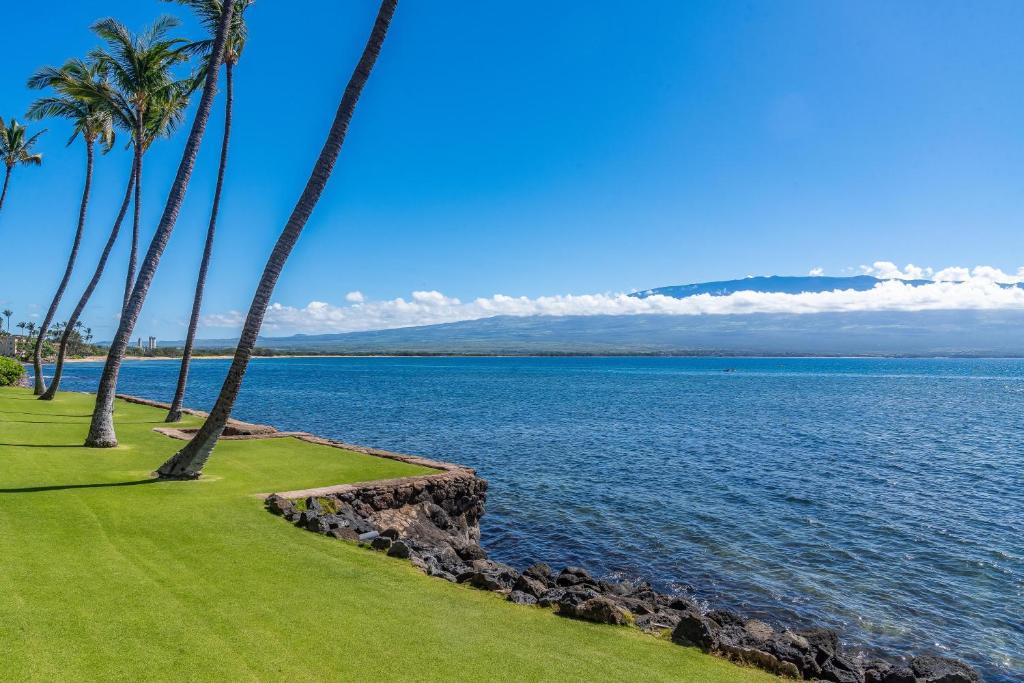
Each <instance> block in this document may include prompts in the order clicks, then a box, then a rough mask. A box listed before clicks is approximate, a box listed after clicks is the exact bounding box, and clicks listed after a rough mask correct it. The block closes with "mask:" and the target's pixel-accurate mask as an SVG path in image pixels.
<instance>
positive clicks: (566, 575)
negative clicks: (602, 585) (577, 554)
mask: <svg viewBox="0 0 1024 683" xmlns="http://www.w3.org/2000/svg"><path fill="white" fill-rule="evenodd" d="M555 583H556V584H557V585H559V586H575V585H577V584H590V585H592V586H595V587H596V586H597V582H596V581H594V578H593V577H592V576H591V575H590V574H589V573H588V572H587V570H586V569H581V568H579V567H566V568H565V569H563V570H562V571H560V572H559V573H558V578H556V579H555Z"/></svg>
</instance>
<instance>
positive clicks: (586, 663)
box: [0, 389, 777, 682]
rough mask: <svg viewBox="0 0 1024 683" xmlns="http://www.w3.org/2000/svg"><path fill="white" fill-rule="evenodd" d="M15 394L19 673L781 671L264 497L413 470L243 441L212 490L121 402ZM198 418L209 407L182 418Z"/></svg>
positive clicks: (683, 675) (686, 677)
mask: <svg viewBox="0 0 1024 683" xmlns="http://www.w3.org/2000/svg"><path fill="white" fill-rule="evenodd" d="M91 408H92V397H91V396H86V395H82V394H62V395H61V396H60V397H59V398H58V399H57V400H56V401H53V402H49V403H48V402H43V401H37V400H35V399H34V398H33V397H32V396H31V395H30V393H29V392H28V391H25V390H20V389H0V657H2V663H0V669H2V670H3V674H2V677H3V678H4V679H5V680H41V681H54V680H105V681H113V680H130V681H139V680H222V681H227V680H230V681H237V680H283V679H293V680H324V681H328V680H409V681H412V680H415V681H439V680H460V681H469V680H477V681H491V680H510V681H512V680H514V681H524V680H551V681H572V680H579V681H582V680H586V681H595V680H609V681H610V680H615V681H623V680H651V681H658V680H665V681H668V680H672V681H702V682H703V681H708V682H716V681H745V682H754V681H772V680H777V679H775V678H773V677H771V676H767V675H765V674H762V673H760V672H758V671H754V670H750V669H743V668H740V667H737V666H734V665H732V664H729V663H728V662H725V661H722V660H719V659H716V658H713V657H708V656H705V655H703V654H701V653H700V652H698V651H697V650H695V649H691V648H683V647H679V646H676V645H673V644H671V643H668V642H666V641H664V640H658V639H656V638H653V637H651V636H647V635H644V634H642V633H640V632H639V631H636V630H633V629H627V628H616V627H608V626H598V625H594V624H587V623H582V622H575V621H569V620H566V619H563V618H560V617H557V616H555V615H553V614H551V613H550V612H547V611H545V610H541V609H537V608H525V607H519V606H516V605H512V604H510V603H507V602H504V601H503V600H502V599H501V598H499V597H498V596H495V595H493V594H490V593H484V592H480V591H476V590H472V589H470V588H466V587H462V586H453V585H451V584H448V583H446V582H444V581H440V580H437V579H431V578H428V577H426V576H423V575H422V574H420V573H418V572H417V571H415V570H414V569H413V568H412V567H411V566H410V565H409V564H408V563H407V562H404V561H400V560H394V559H391V558H388V557H384V556H382V555H379V554H377V553H374V552H371V551H368V550H365V549H362V548H358V547H357V546H355V545H352V544H347V543H343V542H340V541H336V540H333V539H328V538H325V537H321V536H317V535H315V534H311V533H308V532H304V531H300V530H297V529H294V528H293V527H292V526H290V525H289V524H288V523H286V522H285V521H284V520H282V519H279V518H276V517H273V516H272V515H270V514H268V513H267V512H265V511H264V510H263V508H262V503H261V501H260V500H259V499H257V498H256V497H255V496H254V495H253V494H255V493H258V492H267V491H280V490H288V489H301V488H307V487H312V486H322V485H327V484H336V483H344V482H349V481H360V480H370V479H381V478H388V477H396V476H404V475H408V474H413V473H416V472H418V471H422V470H421V468H417V467H414V466H411V465H408V464H405V463H399V462H393V461H387V460H381V459H377V458H372V457H369V456H364V455H360V454H356V453H346V452H341V451H339V450H337V449H330V448H326V447H321V446H315V445H312V444H307V443H304V442H300V441H296V440H293V439H274V440H266V441H255V442H254V441H229V442H223V443H222V444H221V445H220V446H218V448H217V451H216V452H215V453H214V456H213V459H212V460H211V462H210V465H209V467H208V469H207V474H208V476H207V477H206V478H204V479H203V480H200V481H197V482H168V483H164V482H153V481H152V480H151V479H150V478H149V473H150V472H151V471H152V470H153V469H154V468H155V467H157V466H158V465H159V464H160V463H161V462H162V461H163V460H164V459H165V458H166V457H168V456H169V455H170V454H171V453H172V452H173V451H174V449H175V447H176V446H178V445H180V442H177V441H173V440H171V439H169V438H167V437H164V436H162V435H160V434H157V433H155V432H153V431H152V428H153V427H154V426H158V425H159V424H160V423H161V421H162V418H163V413H162V412H161V411H159V410H156V409H153V408H148V407H144V406H140V405H133V404H127V403H121V402H119V403H118V405H117V424H118V436H119V438H120V440H121V444H122V445H121V446H120V447H118V448H117V449H112V450H91V449H85V448H81V447H80V444H81V443H82V440H83V438H84V436H85V432H86V428H87V424H88V417H89V414H90V411H91ZM186 419H187V422H186V424H190V425H195V424H197V423H198V421H197V420H196V419H195V418H191V417H188V418H186Z"/></svg>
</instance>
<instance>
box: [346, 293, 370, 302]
mask: <svg viewBox="0 0 1024 683" xmlns="http://www.w3.org/2000/svg"><path fill="white" fill-rule="evenodd" d="M345 301H348V302H349V303H353V304H361V303H363V302H364V301H366V297H365V296H363V293H362V292H360V291H355V292H349V293H348V294H346V295H345Z"/></svg>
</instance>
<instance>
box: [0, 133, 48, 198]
mask: <svg viewBox="0 0 1024 683" xmlns="http://www.w3.org/2000/svg"><path fill="white" fill-rule="evenodd" d="M45 132H46V129H45V128H44V129H43V130H41V131H39V132H38V133H36V134H35V135H32V136H28V137H26V135H27V133H26V130H25V126H23V125H21V124H20V123H18V122H17V121H16V120H15V119H11V122H10V124H6V123H4V120H3V118H0V162H2V163H3V165H4V187H3V189H2V190H0V210H2V209H3V208H4V200H5V199H6V198H7V186H8V185H10V183H11V173H13V172H14V168H15V167H16V166H39V165H40V164H42V163H43V155H42V154H36V153H35V152H34V151H33V148H34V147H35V144H36V142H38V141H39V138H40V137H41V136H42V134H43V133H45Z"/></svg>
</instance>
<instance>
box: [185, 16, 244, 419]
mask: <svg viewBox="0 0 1024 683" xmlns="http://www.w3.org/2000/svg"><path fill="white" fill-rule="evenodd" d="M165 1H166V2H177V3H178V4H180V5H188V6H189V7H191V8H192V9H193V11H195V13H196V14H197V15H198V17H199V19H200V20H201V21H202V23H203V25H204V26H206V27H207V29H208V30H209V31H210V32H211V33H212V32H213V29H214V27H216V26H217V22H218V21H220V16H221V12H222V11H223V8H224V5H223V3H222V2H221V0H165ZM252 1H253V0H234V3H235V14H234V18H233V20H232V22H231V31H230V33H229V34H228V41H227V45H226V46H225V48H224V79H225V92H224V138H223V141H222V142H221V147H220V166H219V167H218V169H217V184H216V187H215V188H214V191H213V207H212V208H211V209H210V224H209V226H207V229H206V243H205V244H204V246H203V258H202V260H201V261H200V263H199V276H198V277H197V278H196V291H195V295H194V296H193V298H192V315H191V316H190V317H189V321H188V333H187V334H186V335H185V348H184V349H183V350H182V354H181V368H180V369H179V371H178V384H177V386H176V387H175V390H174V399H173V400H172V401H171V408H170V410H169V411H168V412H167V420H166V421H167V422H178V421H179V420H181V409H182V406H183V404H184V402H185V387H186V385H187V384H188V368H189V363H191V361H192V347H193V345H194V344H195V340H196V329H197V328H198V327H199V313H200V310H201V309H202V307H203V291H204V290H205V288H206V273H207V271H208V270H209V268H210V258H211V256H212V255H213V238H214V234H215V232H216V230H217V213H218V211H219V210H220V197H221V191H222V190H223V188H224V173H225V171H226V169H227V163H228V142H229V140H230V138H231V105H232V103H233V101H234V68H235V65H236V64H238V60H239V58H240V57H241V56H242V50H244V49H245V41H246V38H247V37H248V30H247V28H246V25H245V10H246V8H247V7H249V5H251V4H252ZM209 43H210V41H209V40H206V41H202V42H201V43H196V44H195V45H196V46H197V47H198V48H199V49H200V50H202V51H203V52H205V53H206V55H207V58H208V56H209V49H210V47H212V46H211V45H210V44H209Z"/></svg>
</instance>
